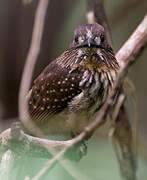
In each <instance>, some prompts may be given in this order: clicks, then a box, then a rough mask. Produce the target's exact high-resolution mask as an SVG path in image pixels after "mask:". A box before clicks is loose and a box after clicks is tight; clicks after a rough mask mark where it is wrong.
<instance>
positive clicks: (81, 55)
mask: <svg viewBox="0 0 147 180" xmlns="http://www.w3.org/2000/svg"><path fill="white" fill-rule="evenodd" d="M118 70H119V64H118V62H117V60H116V59H115V55H114V53H113V50H112V48H111V47H110V45H109V44H108V43H107V41H106V38H105V35H104V28H103V27H102V26H101V25H99V24H97V23H94V24H84V25H79V26H78V27H77V28H76V29H75V31H74V36H73V41H72V43H71V45H70V46H69V48H68V49H67V50H66V51H65V52H63V54H61V55H60V56H59V57H58V58H57V59H55V60H53V61H52V62H51V63H50V64H49V65H48V66H47V67H46V68H45V69H44V70H43V72H42V73H41V74H40V75H39V76H38V78H37V79H36V80H35V81H34V83H33V86H32V89H31V90H30V93H29V100H28V104H29V113H30V116H31V118H32V121H33V122H34V123H35V125H37V126H38V127H39V128H40V129H41V130H42V131H43V132H44V134H60V133H71V132H75V133H80V132H81V131H82V130H83V129H84V127H86V126H87V125H88V124H89V123H90V122H91V121H93V120H94V119H95V118H96V116H97V114H98V112H99V110H100V108H101V106H102V105H103V103H104V102H105V100H106V97H107V95H108V93H109V91H110V89H111V88H112V86H113V83H114V80H115V77H116V75H117V71H118Z"/></svg>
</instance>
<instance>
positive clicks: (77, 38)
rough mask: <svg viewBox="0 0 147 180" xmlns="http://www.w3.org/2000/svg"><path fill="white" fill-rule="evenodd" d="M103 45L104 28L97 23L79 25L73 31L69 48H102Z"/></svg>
mask: <svg viewBox="0 0 147 180" xmlns="http://www.w3.org/2000/svg"><path fill="white" fill-rule="evenodd" d="M104 44H105V35H104V28H103V27H102V26H101V25H100V24H97V23H94V24H84V25H79V26H78V27H77V28H76V29H75V30H74V36H73V42H72V44H71V45H70V47H71V48H78V47H89V48H91V47H103V46H104Z"/></svg>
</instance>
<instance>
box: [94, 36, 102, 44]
mask: <svg viewBox="0 0 147 180" xmlns="http://www.w3.org/2000/svg"><path fill="white" fill-rule="evenodd" d="M94 41H95V42H96V44H97V45H100V43H101V39H100V37H99V36H95V38H94Z"/></svg>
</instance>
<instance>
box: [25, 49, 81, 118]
mask: <svg viewBox="0 0 147 180" xmlns="http://www.w3.org/2000/svg"><path fill="white" fill-rule="evenodd" d="M74 53H75V52H74ZM67 58H68V59H69V58H73V59H72V60H71V62H72V61H74V58H76V56H74V55H73V53H70V54H68V55H65V54H62V55H61V56H60V57H59V58H58V59H56V60H54V61H52V63H50V64H49V65H48V66H47V67H46V68H45V69H44V71H43V72H42V73H41V74H40V76H39V77H38V78H37V79H36V80H35V81H34V84H33V87H32V89H31V91H30V95H29V101H28V103H29V112H30V114H31V116H40V115H43V114H45V115H47V116H51V115H54V114H57V113H59V112H61V111H63V110H64V109H65V108H66V107H67V105H68V103H69V102H71V101H72V99H73V98H74V97H75V96H77V95H78V94H79V93H80V92H81V91H82V90H81V88H80V87H79V82H80V79H81V77H82V72H81V71H79V70H78V68H76V69H75V70H73V71H72V72H70V71H71V68H70V67H68V66H66V67H65V66H62V63H58V62H61V61H64V62H66V60H67ZM60 60H61V61H60Z"/></svg>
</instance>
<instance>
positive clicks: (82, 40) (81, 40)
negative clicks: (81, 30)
mask: <svg viewBox="0 0 147 180" xmlns="http://www.w3.org/2000/svg"><path fill="white" fill-rule="evenodd" d="M78 41H79V43H80V44H81V43H83V42H84V37H82V36H79V38H78Z"/></svg>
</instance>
